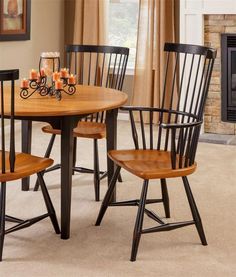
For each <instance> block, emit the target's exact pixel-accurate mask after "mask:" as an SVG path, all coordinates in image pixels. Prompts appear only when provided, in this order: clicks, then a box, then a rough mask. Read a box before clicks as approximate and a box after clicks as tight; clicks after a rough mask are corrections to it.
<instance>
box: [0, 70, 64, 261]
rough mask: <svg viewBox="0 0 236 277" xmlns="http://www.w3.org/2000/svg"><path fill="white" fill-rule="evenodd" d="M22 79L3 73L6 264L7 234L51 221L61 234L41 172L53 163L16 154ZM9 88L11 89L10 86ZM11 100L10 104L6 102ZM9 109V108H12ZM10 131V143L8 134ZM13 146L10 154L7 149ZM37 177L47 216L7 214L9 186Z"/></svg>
mask: <svg viewBox="0 0 236 277" xmlns="http://www.w3.org/2000/svg"><path fill="white" fill-rule="evenodd" d="M17 79H19V70H18V69H13V70H0V83H1V88H0V103H1V131H0V132H1V151H0V154H1V155H0V167H1V169H0V170H1V173H0V182H1V186H0V261H2V253H3V244H4V237H5V234H9V233H11V232H14V231H17V230H20V229H23V228H26V227H29V226H31V225H32V224H35V223H37V222H38V221H40V220H42V219H44V218H46V217H50V219H51V222H52V225H53V228H54V230H55V232H56V233H57V234H59V233H60V229H59V225H58V222H57V218H56V214H55V210H54V207H53V204H52V202H51V199H50V196H49V194H48V190H47V188H46V185H45V182H44V179H43V177H42V174H41V172H42V171H43V170H45V169H46V168H47V167H49V166H51V165H52V164H53V160H52V159H47V158H40V157H36V156H33V155H29V154H25V153H17V152H15V127H14V118H15V108H14V107H15V100H14V97H15V80H17ZM8 82H10V89H8V88H7V87H6V83H8ZM8 87H9V85H8ZM7 98H8V99H9V101H8V104H7V103H6V102H5V101H6V99H7ZM8 105H9V106H8ZM7 109H9V110H10V114H9V113H8V114H6V113H5V110H7ZM5 117H8V118H10V128H9V125H8V124H5ZM9 130H10V140H9V139H8V136H7V135H8V133H9ZM8 145H9V151H7V150H6V149H7V148H8ZM35 173H37V176H38V180H39V184H40V187H41V190H42V194H43V198H44V202H45V205H46V208H47V213H45V214H42V215H39V216H37V217H34V218H30V219H27V220H22V219H19V218H16V217H12V216H8V215H6V214H5V210H6V184H7V182H9V181H14V180H17V179H22V178H25V177H28V176H30V175H32V174H35ZM5 221H10V222H13V223H16V225H14V226H13V227H11V228H8V229H6V228H5Z"/></svg>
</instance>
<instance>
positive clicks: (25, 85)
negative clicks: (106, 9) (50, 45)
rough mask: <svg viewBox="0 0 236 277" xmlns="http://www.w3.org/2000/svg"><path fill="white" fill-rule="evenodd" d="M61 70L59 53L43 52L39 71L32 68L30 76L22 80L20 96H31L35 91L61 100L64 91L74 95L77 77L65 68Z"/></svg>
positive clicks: (25, 97)
mask: <svg viewBox="0 0 236 277" xmlns="http://www.w3.org/2000/svg"><path fill="white" fill-rule="evenodd" d="M59 70H60V57H59V53H57V52H55V53H42V54H41V56H40V61H39V73H38V72H36V71H35V70H33V69H32V70H31V72H30V78H29V79H28V80H26V79H23V80H22V82H21V91H20V96H21V97H22V98H24V99H27V98H29V97H30V96H32V95H33V94H34V93H38V94H39V95H41V96H47V95H48V96H51V97H55V98H56V99H57V100H61V97H62V93H66V94H68V95H72V94H74V93H75V92H76V86H75V77H74V76H73V75H72V74H71V75H69V73H68V71H67V70H66V69H65V68H64V69H61V71H60V72H59Z"/></svg>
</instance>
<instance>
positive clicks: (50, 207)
mask: <svg viewBox="0 0 236 277" xmlns="http://www.w3.org/2000/svg"><path fill="white" fill-rule="evenodd" d="M37 176H38V180H39V184H40V187H41V190H42V194H43V198H44V202H45V205H46V207H47V210H48V213H49V216H50V219H51V222H52V225H53V227H54V230H55V232H56V234H60V228H59V225H58V221H57V217H56V213H55V210H54V207H53V204H52V201H51V198H50V196H49V193H48V190H47V187H46V185H45V182H44V179H43V176H42V173H41V172H39V173H37Z"/></svg>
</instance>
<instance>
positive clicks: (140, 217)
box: [130, 180, 149, 262]
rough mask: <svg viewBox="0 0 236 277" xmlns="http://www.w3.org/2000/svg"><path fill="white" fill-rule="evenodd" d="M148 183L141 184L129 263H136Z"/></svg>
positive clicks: (145, 181)
mask: <svg viewBox="0 0 236 277" xmlns="http://www.w3.org/2000/svg"><path fill="white" fill-rule="evenodd" d="M148 182H149V180H144V182H143V189H142V193H141V197H140V202H139V207H138V213H137V217H136V222H135V226H134V233H133V244H132V251H131V258H130V261H131V262H134V261H136V256H137V253H138V246H139V242H140V238H141V234H142V228H143V216H144V210H145V203H146V198H147V190H148Z"/></svg>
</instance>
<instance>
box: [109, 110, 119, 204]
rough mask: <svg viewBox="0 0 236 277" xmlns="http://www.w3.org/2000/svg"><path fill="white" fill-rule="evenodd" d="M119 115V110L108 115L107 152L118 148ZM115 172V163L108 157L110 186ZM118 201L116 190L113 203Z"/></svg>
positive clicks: (111, 111) (112, 199)
mask: <svg viewBox="0 0 236 277" xmlns="http://www.w3.org/2000/svg"><path fill="white" fill-rule="evenodd" d="M117 115H118V109H114V110H110V111H107V113H106V132H107V152H108V151H109V150H112V149H116V147H117ZM114 172H115V165H114V162H113V161H112V160H111V159H109V158H108V157H107V179H108V184H110V181H111V179H112V176H113V174H114ZM115 200H116V190H115V189H114V192H113V195H112V198H111V201H115Z"/></svg>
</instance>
